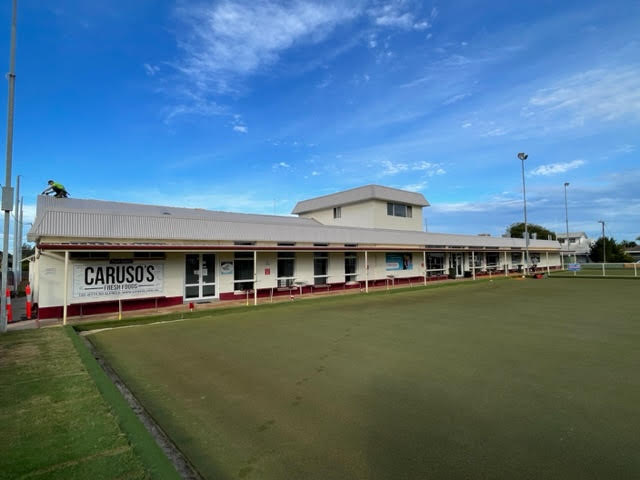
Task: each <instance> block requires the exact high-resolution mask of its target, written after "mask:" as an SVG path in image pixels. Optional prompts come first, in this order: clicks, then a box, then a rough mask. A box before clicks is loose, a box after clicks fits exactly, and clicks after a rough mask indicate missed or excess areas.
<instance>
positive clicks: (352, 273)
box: [344, 252, 358, 282]
mask: <svg viewBox="0 0 640 480" xmlns="http://www.w3.org/2000/svg"><path fill="white" fill-rule="evenodd" d="M357 267H358V254H357V253H356V252H346V253H345V254H344V281H345V282H355V281H356V279H357V277H358V275H357V274H356V271H357Z"/></svg>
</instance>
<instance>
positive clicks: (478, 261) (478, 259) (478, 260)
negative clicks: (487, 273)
mask: <svg viewBox="0 0 640 480" xmlns="http://www.w3.org/2000/svg"><path fill="white" fill-rule="evenodd" d="M473 266H474V267H476V268H478V267H482V254H481V253H476V254H475V255H474V256H473Z"/></svg>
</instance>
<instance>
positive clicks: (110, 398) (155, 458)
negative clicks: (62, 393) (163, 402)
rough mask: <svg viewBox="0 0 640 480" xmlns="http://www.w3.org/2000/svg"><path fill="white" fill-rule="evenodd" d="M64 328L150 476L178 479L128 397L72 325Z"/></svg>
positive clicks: (161, 479) (178, 476)
mask: <svg viewBox="0 0 640 480" xmlns="http://www.w3.org/2000/svg"><path fill="white" fill-rule="evenodd" d="M63 328H64V330H65V331H66V333H67V335H68V336H69V338H70V339H71V342H72V343H73V346H74V348H75V349H76V352H77V353H78V356H79V357H80V360H81V361H82V363H83V365H84V367H85V368H86V370H87V372H88V373H89V376H90V377H91V379H92V380H93V382H94V383H95V385H96V388H97V389H98V391H99V392H100V394H101V395H102V398H103V399H104V400H105V402H106V403H107V405H109V407H110V409H111V410H112V411H113V413H114V415H115V417H116V419H117V422H118V425H119V426H120V428H121V429H122V431H123V432H124V433H125V435H126V436H127V439H128V441H129V443H130V444H131V446H132V448H133V450H134V451H135V453H136V454H137V455H138V456H139V458H140V460H141V461H142V464H143V465H144V467H145V468H146V469H147V471H148V472H149V473H150V474H151V477H152V478H154V479H158V480H180V479H181V477H180V475H179V474H178V472H177V471H176V469H175V468H174V466H173V464H172V463H171V461H170V460H169V459H168V458H167V456H166V455H165V454H164V452H163V451H162V449H161V448H160V447H159V446H158V444H157V443H156V442H155V440H154V439H153V437H152V436H151V434H150V433H149V432H148V431H147V429H146V428H145V427H144V425H143V424H142V422H141V421H140V420H139V419H138V417H137V416H136V414H135V413H134V412H133V411H132V410H131V408H130V407H129V404H128V403H127V401H126V400H125V399H124V397H123V396H122V394H121V393H120V391H119V390H118V389H117V388H116V386H115V385H114V384H113V383H112V382H111V380H110V379H109V377H108V376H107V374H106V373H105V372H104V371H103V370H102V368H101V367H100V365H99V364H98V362H97V361H96V359H95V358H94V357H93V356H92V355H91V352H90V351H89V349H88V348H87V346H86V345H84V343H83V341H82V339H81V338H80V337H79V336H78V334H77V333H76V331H75V329H74V328H73V327H71V326H66V327H63Z"/></svg>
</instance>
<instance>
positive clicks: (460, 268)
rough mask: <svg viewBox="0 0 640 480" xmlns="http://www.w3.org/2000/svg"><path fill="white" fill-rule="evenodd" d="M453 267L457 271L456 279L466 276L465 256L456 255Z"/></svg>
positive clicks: (461, 254)
mask: <svg viewBox="0 0 640 480" xmlns="http://www.w3.org/2000/svg"><path fill="white" fill-rule="evenodd" d="M453 266H454V268H455V269H456V277H462V276H464V254H463V253H456V254H455V255H454V257H453Z"/></svg>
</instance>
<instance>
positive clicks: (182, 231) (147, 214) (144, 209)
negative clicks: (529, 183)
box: [28, 196, 560, 249]
mask: <svg viewBox="0 0 640 480" xmlns="http://www.w3.org/2000/svg"><path fill="white" fill-rule="evenodd" d="M165 212H166V213H168V215H166V214H165ZM42 237H63V238H74V239H78V240H82V239H113V240H152V241H154V240H167V241H175V240H184V241H247V242H249V241H257V242H300V243H332V244H344V243H357V244H368V245H400V246H402V245H414V246H424V245H428V246H438V247H439V246H445V245H446V246H452V247H466V246H468V247H516V248H521V247H523V246H524V241H523V240H522V239H517V238H504V237H486V236H476V235H454V234H442V233H426V232H411V231H403V230H383V229H371V228H356V227H340V226H330V225H322V224H320V223H318V222H316V221H315V220H311V219H306V218H296V217H284V216H275V215H253V214H243V213H230V212H215V211H209V210H202V209H187V208H174V207H159V206H155V205H140V204H131V203H121V202H105V201H98V200H81V199H70V198H67V199H53V198H49V197H46V196H40V197H38V206H37V213H36V220H35V222H34V224H33V227H32V229H31V230H30V232H29V234H28V238H29V240H30V241H37V240H38V239H40V238H42ZM530 246H531V247H534V248H535V247H540V248H557V249H559V248H560V245H559V243H558V242H556V241H549V240H532V241H531V242H530Z"/></svg>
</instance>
